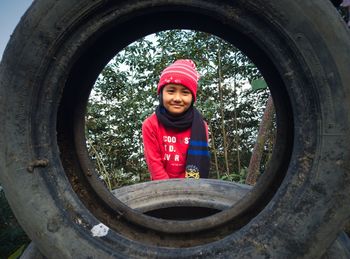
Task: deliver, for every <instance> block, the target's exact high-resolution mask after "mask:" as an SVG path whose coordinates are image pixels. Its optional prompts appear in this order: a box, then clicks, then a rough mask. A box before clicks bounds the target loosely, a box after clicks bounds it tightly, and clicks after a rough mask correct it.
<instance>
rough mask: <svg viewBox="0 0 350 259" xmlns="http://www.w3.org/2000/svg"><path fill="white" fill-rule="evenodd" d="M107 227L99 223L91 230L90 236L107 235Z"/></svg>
mask: <svg viewBox="0 0 350 259" xmlns="http://www.w3.org/2000/svg"><path fill="white" fill-rule="evenodd" d="M108 230H109V227H107V226H106V225H104V224H102V223H100V224H98V225H96V226H94V227H93V228H92V229H91V232H92V236H94V237H104V236H106V235H107V234H108Z"/></svg>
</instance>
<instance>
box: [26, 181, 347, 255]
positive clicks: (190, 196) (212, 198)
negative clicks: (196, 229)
mask: <svg viewBox="0 0 350 259" xmlns="http://www.w3.org/2000/svg"><path fill="white" fill-rule="evenodd" d="M194 183H195V182H193V181H187V182H185V186H184V184H183V182H182V181H181V180H170V181H153V182H146V183H141V184H134V185H131V186H126V187H122V188H119V189H115V190H113V191H112V193H113V195H115V196H116V197H118V198H119V199H120V200H121V201H122V202H124V203H125V204H127V205H128V206H129V207H131V208H133V209H136V210H139V211H142V212H149V211H152V210H157V209H166V208H181V207H186V208H188V207H191V206H195V207H197V206H201V207H203V208H216V209H218V210H224V209H228V208H229V207H231V206H232V204H233V203H236V202H238V201H239V200H240V199H241V198H242V197H243V196H244V195H246V194H247V192H249V190H251V186H249V185H243V184H236V183H233V182H224V181H215V180H205V181H203V182H202V183H201V185H200V188H198V185H197V184H194ZM184 187H185V190H184ZM173 211H174V210H173ZM179 212H180V213H183V210H179ZM187 213H189V212H185V214H187ZM349 257H350V239H349V237H348V236H347V235H346V234H345V232H341V233H340V234H339V235H338V238H337V239H336V240H335V241H334V243H333V244H332V246H331V247H330V248H329V249H328V250H327V252H326V254H325V255H324V256H323V258H324V259H326V258H330V259H333V258H337V259H347V258H349ZM37 258H43V256H42V255H41V253H40V251H39V250H38V249H37V248H36V246H35V245H34V244H33V243H31V244H30V245H29V246H28V248H27V249H26V251H25V252H24V254H23V255H22V256H21V259H37Z"/></svg>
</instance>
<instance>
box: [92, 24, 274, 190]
mask: <svg viewBox="0 0 350 259" xmlns="http://www.w3.org/2000/svg"><path fill="white" fill-rule="evenodd" d="M179 58H190V59H192V60H194V62H195V63H196V64H197V68H198V71H199V73H200V74H201V78H200V81H199V89H198V94H197V96H198V100H197V102H196V106H197V108H198V109H199V110H201V112H202V113H203V115H204V117H205V119H206V120H207V121H208V122H210V124H211V126H212V131H211V134H210V138H211V140H212V141H215V143H216V144H217V146H216V150H215V152H216V154H217V158H218V163H217V166H218V170H219V175H223V173H222V172H225V157H224V155H223V153H224V148H223V139H224V138H226V139H227V140H228V157H229V161H228V163H229V167H230V171H233V172H237V171H239V170H238V167H237V163H238V159H241V160H242V161H240V163H241V164H242V168H244V167H248V165H249V159H250V155H251V150H252V148H253V145H254V142H255V139H256V134H257V130H258V125H259V122H260V119H261V115H262V112H263V107H264V105H265V103H266V100H267V97H268V90H266V89H265V90H260V91H256V92H253V91H252V90H251V87H250V86H249V83H248V82H249V81H251V80H254V79H257V78H261V75H260V73H259V70H258V69H257V68H256V67H255V65H254V64H253V63H252V62H251V61H250V60H249V59H248V58H247V57H246V56H245V55H244V54H243V53H242V52H241V51H239V50H238V49H237V48H235V47H234V46H233V45H232V44H230V43H228V42H225V41H224V40H222V39H220V38H218V37H216V36H213V35H211V34H207V33H204V32H197V31H188V30H171V31H163V32H159V33H156V34H154V35H152V36H149V37H145V38H143V39H140V40H138V41H136V42H134V43H133V44H131V45H129V46H127V47H126V48H125V49H124V50H122V51H121V52H119V53H118V54H117V55H116V56H115V57H114V58H113V60H111V61H110V62H109V64H108V65H107V66H106V67H105V68H104V69H103V71H102V72H101V74H100V76H99V78H98V80H97V81H96V83H95V86H94V89H93V92H92V94H91V96H90V100H89V105H88V110H87V116H86V135H87V138H88V147H89V152H90V156H91V157H92V159H93V160H94V161H95V164H96V170H97V171H98V172H99V174H100V178H101V179H102V180H103V181H104V182H105V184H106V186H107V187H108V188H109V189H113V188H116V187H118V186H123V185H127V184H132V183H136V182H142V181H147V180H149V173H148V170H147V166H146V163H145V161H144V157H143V145H142V136H141V126H142V122H143V121H144V119H145V118H147V117H148V116H149V115H151V114H152V113H153V112H154V110H155V107H156V106H157V105H158V100H157V93H156V89H157V83H158V80H159V75H160V74H161V71H162V70H163V69H164V68H165V67H166V66H167V65H169V64H171V63H172V62H174V61H175V60H176V59H179ZM219 67H220V74H221V77H219V70H218V68H219ZM219 83H220V84H221V85H222V89H221V91H222V98H223V100H222V102H223V103H222V104H223V105H221V104H220V103H219V102H218V100H219V97H220V96H219V89H218V85H219ZM222 108H223V109H224V110H223V116H224V117H222V115H221V113H220V112H219V111H220V109H222ZM223 123H224V124H223ZM223 126H224V127H225V128H226V132H227V136H223V135H222V127H223ZM237 127H238V128H237ZM237 140H239V147H237V145H236V142H237ZM238 151H239V153H240V158H238V157H237V152H238ZM212 157H213V156H212ZM213 159H214V158H213ZM214 163H215V161H214V160H213V161H212V164H213V165H214ZM213 170H215V166H212V172H211V173H210V175H217V173H214V172H213ZM238 175H240V174H238ZM236 178H237V177H236ZM236 178H235V179H236ZM237 179H238V178H237ZM239 179H240V180H239V181H241V178H239Z"/></svg>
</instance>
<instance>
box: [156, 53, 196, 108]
mask: <svg viewBox="0 0 350 259" xmlns="http://www.w3.org/2000/svg"><path fill="white" fill-rule="evenodd" d="M198 79H199V74H198V72H197V70H196V64H195V63H194V62H193V61H192V60H190V59H179V60H177V61H175V62H174V63H173V64H171V65H170V66H168V67H167V68H165V69H164V70H163V72H162V74H161V75H160V80H159V83H158V91H157V92H158V94H159V93H160V91H161V90H162V88H163V87H164V86H165V85H167V84H179V85H183V86H185V87H187V88H188V89H189V90H190V91H191V93H192V95H193V101H195V100H196V94H197V86H198Z"/></svg>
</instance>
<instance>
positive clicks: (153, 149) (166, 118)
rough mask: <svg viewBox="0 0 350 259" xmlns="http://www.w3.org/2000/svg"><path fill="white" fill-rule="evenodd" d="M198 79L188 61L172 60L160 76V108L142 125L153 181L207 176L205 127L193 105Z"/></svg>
mask: <svg viewBox="0 0 350 259" xmlns="http://www.w3.org/2000/svg"><path fill="white" fill-rule="evenodd" d="M198 79H199V74H198V72H197V70H196V65H195V64H194V62H193V61H192V60H189V59H180V60H177V61H175V62H174V63H173V64H171V65H170V66H168V67H167V68H165V69H164V71H163V72H162V74H161V76H160V80H159V83H158V89H157V93H158V95H159V102H160V103H159V106H158V107H157V108H156V112H155V113H154V114H152V115H151V116H150V117H148V118H147V119H146V120H145V121H144V122H143V124H142V137H143V144H144V150H145V158H146V163H147V165H148V169H149V171H150V174H151V179H152V180H162V179H169V178H185V177H186V178H197V179H198V178H207V177H208V173H209V166H210V156H209V149H208V127H207V124H206V123H205V122H204V120H203V117H202V115H201V114H200V113H199V112H198V110H197V109H196V108H195V107H194V106H193V104H194V102H195V101H196V94H197V86H198Z"/></svg>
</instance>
